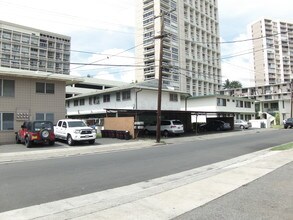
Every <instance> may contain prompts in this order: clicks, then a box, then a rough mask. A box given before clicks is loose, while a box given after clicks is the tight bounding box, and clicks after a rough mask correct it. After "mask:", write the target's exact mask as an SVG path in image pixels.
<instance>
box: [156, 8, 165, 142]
mask: <svg viewBox="0 0 293 220" xmlns="http://www.w3.org/2000/svg"><path fill="white" fill-rule="evenodd" d="M164 16H165V13H164V12H162V13H161V14H160V15H159V16H157V17H155V18H158V17H160V18H161V30H160V35H159V36H156V37H155V39H159V40H160V58H159V81H158V103H157V128H156V142H157V143H160V141H161V103H162V84H163V83H162V81H163V79H162V78H163V77H162V69H163V68H162V65H163V41H164V37H165V36H164Z"/></svg>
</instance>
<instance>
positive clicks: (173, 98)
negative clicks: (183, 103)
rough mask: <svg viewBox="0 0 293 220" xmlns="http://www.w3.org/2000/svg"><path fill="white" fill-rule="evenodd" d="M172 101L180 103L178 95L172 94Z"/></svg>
mask: <svg viewBox="0 0 293 220" xmlns="http://www.w3.org/2000/svg"><path fill="white" fill-rule="evenodd" d="M170 101H171V102H178V94H175V93H170Z"/></svg>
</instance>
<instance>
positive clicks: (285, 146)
mask: <svg viewBox="0 0 293 220" xmlns="http://www.w3.org/2000/svg"><path fill="white" fill-rule="evenodd" d="M289 149H293V142H291V143H288V144H282V145H280V146H276V147H273V148H272V149H271V150H289Z"/></svg>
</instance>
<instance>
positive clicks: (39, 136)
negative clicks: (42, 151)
mask: <svg viewBox="0 0 293 220" xmlns="http://www.w3.org/2000/svg"><path fill="white" fill-rule="evenodd" d="M15 140H16V143H19V144H20V143H24V144H25V146H26V147H31V146H32V144H34V143H36V144H37V143H40V144H49V145H54V144H55V135H54V129H53V123H52V122H50V121H26V122H24V123H23V125H22V126H21V129H20V130H19V131H18V132H16V136H15Z"/></svg>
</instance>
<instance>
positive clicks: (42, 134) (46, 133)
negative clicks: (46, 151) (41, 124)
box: [40, 129, 50, 139]
mask: <svg viewBox="0 0 293 220" xmlns="http://www.w3.org/2000/svg"><path fill="white" fill-rule="evenodd" d="M40 135H41V138H42V139H47V138H49V136H50V132H49V131H48V130H47V129H44V130H42V131H41V132H40Z"/></svg>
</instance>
